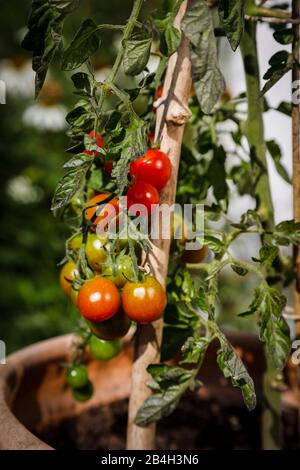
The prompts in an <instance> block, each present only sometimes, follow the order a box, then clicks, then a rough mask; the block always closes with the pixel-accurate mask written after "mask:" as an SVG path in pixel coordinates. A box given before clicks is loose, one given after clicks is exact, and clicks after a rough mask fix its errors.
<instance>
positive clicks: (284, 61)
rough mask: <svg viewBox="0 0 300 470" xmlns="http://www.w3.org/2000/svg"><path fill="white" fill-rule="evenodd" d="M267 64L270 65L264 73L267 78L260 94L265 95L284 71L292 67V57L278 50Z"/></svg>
mask: <svg viewBox="0 0 300 470" xmlns="http://www.w3.org/2000/svg"><path fill="white" fill-rule="evenodd" d="M269 64H270V65H271V67H270V68H269V70H268V71H267V72H266V73H265V75H264V79H265V80H268V81H267V83H266V84H265V85H264V87H263V89H262V91H261V93H260V96H261V97H262V96H263V95H265V94H266V93H267V92H268V91H269V90H270V89H271V88H272V87H273V86H274V85H275V84H276V83H277V82H279V80H281V78H282V77H284V75H285V74H286V73H288V72H289V71H290V70H292V68H293V64H294V58H293V55H292V54H289V53H288V52H287V51H279V52H277V53H276V54H274V56H273V57H271V59H270V61H269Z"/></svg>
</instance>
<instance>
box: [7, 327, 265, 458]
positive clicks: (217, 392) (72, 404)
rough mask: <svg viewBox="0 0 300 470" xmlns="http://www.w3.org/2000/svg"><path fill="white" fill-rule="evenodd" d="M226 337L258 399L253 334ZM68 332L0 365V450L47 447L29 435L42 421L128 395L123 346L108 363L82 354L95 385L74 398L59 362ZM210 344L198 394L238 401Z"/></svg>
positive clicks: (260, 364) (258, 355) (258, 359)
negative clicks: (87, 394) (81, 399)
mask: <svg viewBox="0 0 300 470" xmlns="http://www.w3.org/2000/svg"><path fill="white" fill-rule="evenodd" d="M229 339H230V341H231V342H232V344H233V345H234V346H235V347H237V348H238V351H239V353H240V354H241V355H242V356H243V360H244V361H245V363H246V366H247V368H248V370H249V372H250V374H251V375H252V377H253V378H254V381H255V384H256V392H257V395H258V401H261V396H262V375H263V371H264V361H263V360H262V357H263V353H262V346H261V343H259V341H258V340H257V338H256V336H254V335H248V334H243V333H238V334H237V333H231V334H229ZM71 342H72V336H62V337H58V338H55V339H51V340H48V341H44V342H41V343H37V344H35V345H33V346H30V347H28V348H25V349H23V350H21V351H19V352H17V353H15V354H13V355H11V356H10V357H9V358H8V361H7V364H6V365H2V366H0V420H1V426H0V449H7V450H10V449H18V450H25V449H36V450H49V449H51V447H50V446H49V445H47V444H46V443H45V442H42V441H41V440H40V439H38V438H37V437H36V435H34V433H37V434H38V433H39V432H40V431H41V430H43V429H44V428H45V427H47V426H49V425H50V426H51V425H55V424H57V423H60V422H61V421H63V420H64V419H66V418H70V417H74V416H76V415H79V414H81V413H83V412H84V411H86V410H89V409H92V408H95V407H98V406H99V405H107V404H110V403H113V402H117V401H120V400H123V399H126V398H128V396H129V394H130V373H131V362H132V351H131V346H130V344H129V343H127V344H126V345H125V348H124V351H123V352H122V353H121V354H120V355H119V356H118V357H116V358H114V359H112V360H111V361H109V362H99V361H95V360H92V359H87V366H88V369H89V375H90V378H91V380H92V381H93V383H94V386H95V394H94V396H93V398H92V399H91V400H90V401H88V402H86V403H84V404H80V403H77V402H76V401H75V400H74V399H73V397H72V393H71V390H70V387H68V386H67V384H66V381H65V376H64V374H65V370H64V368H63V367H62V363H63V362H66V361H68V359H69V357H68V356H69V354H70V350H71V348H70V346H71ZM217 347H218V345H217V344H215V345H213V346H212V347H210V348H209V350H208V353H207V357H206V360H205V362H204V365H203V368H202V370H201V374H200V379H201V380H202V381H203V382H204V384H205V386H204V387H203V388H202V389H200V391H199V392H198V394H199V397H200V398H201V397H202V398H204V399H205V398H211V397H212V398H215V399H217V400H218V402H220V403H221V404H222V405H224V406H230V405H231V404H233V403H234V404H237V405H238V406H239V404H241V406H243V405H242V398H241V394H240V391H239V390H237V389H235V388H233V387H232V385H231V384H230V383H228V381H227V380H225V379H224V378H223V376H222V374H221V373H220V371H219V370H218V367H217V365H216V358H215V355H216V350H217Z"/></svg>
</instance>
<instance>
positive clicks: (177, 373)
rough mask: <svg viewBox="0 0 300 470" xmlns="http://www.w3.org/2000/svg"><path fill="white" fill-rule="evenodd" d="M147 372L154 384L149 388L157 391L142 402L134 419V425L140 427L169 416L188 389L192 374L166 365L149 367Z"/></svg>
mask: <svg viewBox="0 0 300 470" xmlns="http://www.w3.org/2000/svg"><path fill="white" fill-rule="evenodd" d="M147 370H148V372H149V373H150V374H151V376H152V378H153V380H154V382H155V383H156V386H155V387H153V386H151V388H152V389H154V390H157V391H156V393H154V394H153V395H152V396H150V397H149V398H148V399H147V400H146V401H145V402H144V404H143V405H142V407H141V408H140V409H139V410H138V413H137V415H136V417H135V424H137V425H138V426H142V427H145V426H148V425H149V424H151V423H154V422H157V421H159V420H160V419H162V418H164V417H166V416H169V415H170V414H171V413H172V412H173V411H174V410H175V409H176V407H177V405H178V402H179V400H180V398H181V396H182V395H183V393H184V392H185V391H186V390H187V389H188V388H189V385H190V381H191V378H192V372H190V371H187V370H186V369H183V368H181V367H177V366H168V365H166V364H158V365H151V366H149V367H148V369H147Z"/></svg>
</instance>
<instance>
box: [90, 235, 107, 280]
mask: <svg viewBox="0 0 300 470" xmlns="http://www.w3.org/2000/svg"><path fill="white" fill-rule="evenodd" d="M106 243H107V238H106V237H98V236H97V235H96V234H94V233H91V234H89V236H88V239H87V243H86V248H85V253H86V257H87V260H88V263H89V265H90V267H91V268H92V269H93V270H94V271H98V272H100V271H101V267H102V264H103V263H105V261H106V260H107V256H108V253H107V250H106V248H105V245H106Z"/></svg>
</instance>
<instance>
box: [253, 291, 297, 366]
mask: <svg viewBox="0 0 300 470" xmlns="http://www.w3.org/2000/svg"><path fill="white" fill-rule="evenodd" d="M285 305H286V297H285V296H284V295H282V294H281V293H280V292H279V291H278V290H277V289H274V288H273V287H268V286H267V285H265V284H262V285H261V286H260V287H258V288H257V289H256V290H255V292H254V299H253V301H252V303H251V305H250V307H249V310H248V313H249V314H250V313H252V314H255V313H256V314H258V315H259V329H260V338H261V340H262V341H263V342H264V343H266V346H267V351H268V354H269V355H270V358H271V359H272V361H273V363H274V365H275V367H277V368H278V369H282V368H283V367H284V366H285V364H286V361H287V359H288V356H289V353H290V348H291V340H290V331H289V327H288V325H287V323H286V321H285V319H284V317H283V316H282V312H283V309H284V307H285Z"/></svg>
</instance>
